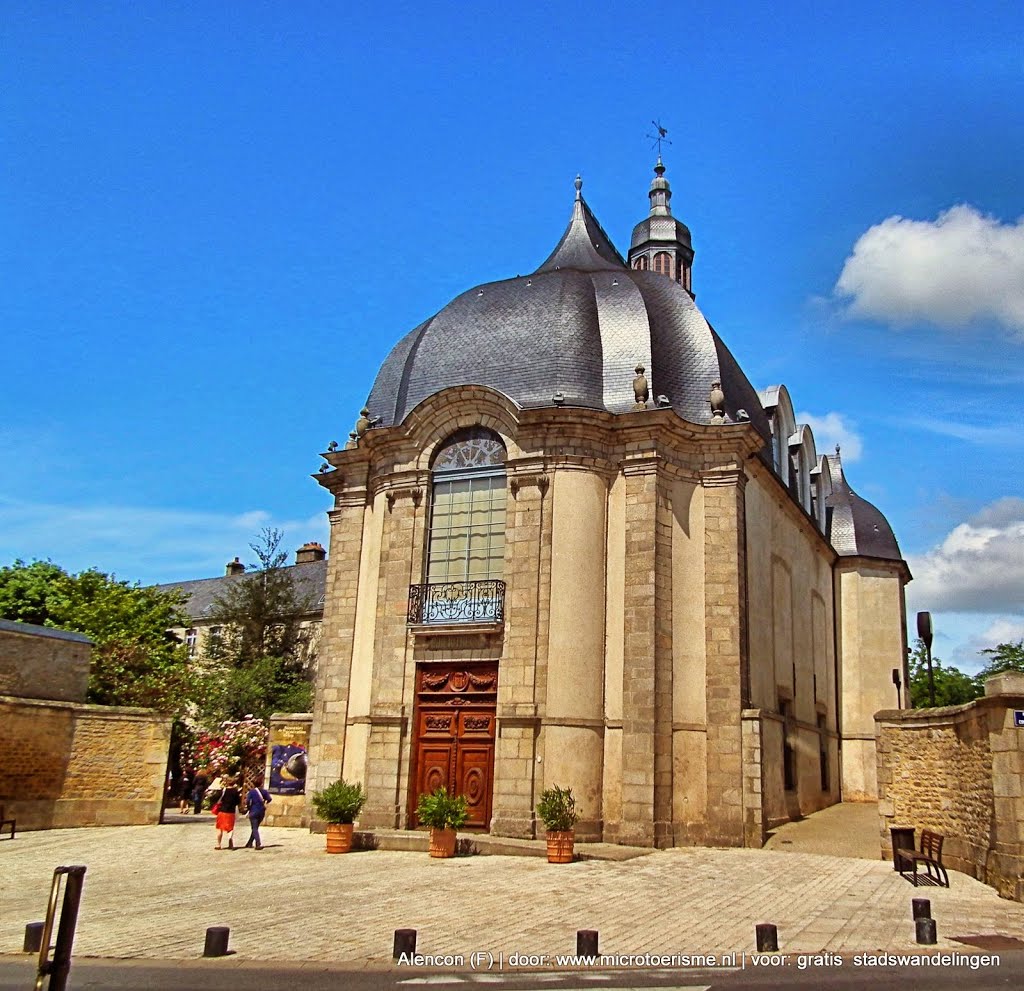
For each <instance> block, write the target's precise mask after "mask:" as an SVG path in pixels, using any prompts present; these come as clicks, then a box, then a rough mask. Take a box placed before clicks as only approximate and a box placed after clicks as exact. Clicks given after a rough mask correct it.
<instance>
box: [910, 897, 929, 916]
mask: <svg viewBox="0 0 1024 991" xmlns="http://www.w3.org/2000/svg"><path fill="white" fill-rule="evenodd" d="M910 904H911V905H912V906H913V910H914V920H915V921H917V920H918V919H930V918H931V917H932V903H931V902H930V901H929V900H928V899H927V898H911V899H910Z"/></svg>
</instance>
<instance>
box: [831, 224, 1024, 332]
mask: <svg viewBox="0 0 1024 991" xmlns="http://www.w3.org/2000/svg"><path fill="white" fill-rule="evenodd" d="M833 293H834V295H835V296H837V297H839V298H841V299H844V300H848V302H847V303H846V307H845V310H846V313H847V314H848V315H850V316H855V317H868V318H871V319H876V320H883V321H891V322H893V323H908V322H911V321H915V320H924V321H928V322H930V323H933V324H937V325H938V326H940V327H965V326H967V325H968V324H970V323H972V322H973V321H975V320H985V319H989V320H995V321H996V322H998V323H999V324H1001V325H1002V326H1003V327H1005V328H1007V329H1009V330H1011V331H1013V332H1014V333H1015V334H1016V335H1017V336H1020V337H1021V338H1024V218H1021V219H1020V220H1018V221H1017V222H1016V224H1011V223H1007V224H1004V223H1001V222H1000V221H999V220H998V219H996V218H995V217H991V216H984V215H983V214H981V213H979V212H978V211H977V210H976V209H974V207H971V206H967V205H959V206H954V207H952V208H951V209H949V210H946V211H945V212H944V213H940V214H939V216H938V218H937V219H936V220H934V221H928V220H908V219H907V218H905V217H899V216H894V217H888V218H887V219H886V220H883V221H882V222H881V223H880V224H876V225H875V226H874V227H871V228H870V229H869V230H867V231H866V232H865V233H864V234H862V235H861V236H860V238H859V239H858V240H857V243H856V244H855V245H854V246H853V253H852V254H851V255H850V257H849V258H847V259H846V263H845V264H844V265H843V271H842V272H841V274H840V276H839V280H838V281H837V282H836V285H835V288H834V290H833Z"/></svg>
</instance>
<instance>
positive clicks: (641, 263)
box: [633, 255, 647, 272]
mask: <svg viewBox="0 0 1024 991" xmlns="http://www.w3.org/2000/svg"><path fill="white" fill-rule="evenodd" d="M633 269H634V270H635V271H637V272H646V271H647V255H640V257H639V258H637V259H636V260H635V261H634V262H633Z"/></svg>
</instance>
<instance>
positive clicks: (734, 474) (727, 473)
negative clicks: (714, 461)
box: [700, 468, 747, 492]
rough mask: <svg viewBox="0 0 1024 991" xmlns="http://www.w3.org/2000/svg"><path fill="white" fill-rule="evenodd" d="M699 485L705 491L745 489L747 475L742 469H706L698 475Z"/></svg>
mask: <svg viewBox="0 0 1024 991" xmlns="http://www.w3.org/2000/svg"><path fill="white" fill-rule="evenodd" d="M700 484H701V485H703V486H704V488H706V489H720V488H736V489H739V490H740V492H742V491H743V490H744V489H745V488H746V487H747V473H746V472H745V471H744V470H743V469H742V468H708V469H705V470H704V471H702V472H701V473H700Z"/></svg>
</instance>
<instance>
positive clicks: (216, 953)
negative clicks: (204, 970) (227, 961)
mask: <svg viewBox="0 0 1024 991" xmlns="http://www.w3.org/2000/svg"><path fill="white" fill-rule="evenodd" d="M230 935H231V929H230V927H228V926H210V927H209V929H207V930H206V943H205V944H204V945H203V956H204V957H224V956H227V952H228V937H229V936H230Z"/></svg>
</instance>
